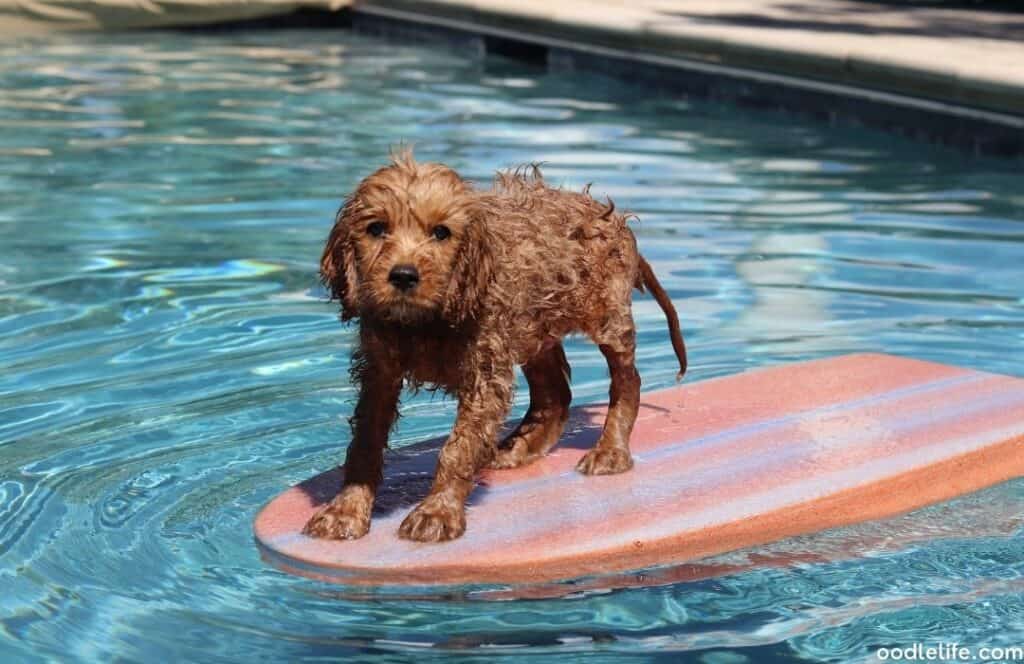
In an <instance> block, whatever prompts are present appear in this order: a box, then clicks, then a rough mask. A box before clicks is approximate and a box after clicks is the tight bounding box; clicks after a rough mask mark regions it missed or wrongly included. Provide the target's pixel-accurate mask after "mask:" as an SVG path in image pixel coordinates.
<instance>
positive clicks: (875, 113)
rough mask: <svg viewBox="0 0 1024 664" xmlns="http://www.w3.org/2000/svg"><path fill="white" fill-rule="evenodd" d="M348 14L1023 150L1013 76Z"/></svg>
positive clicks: (543, 19)
mask: <svg viewBox="0 0 1024 664" xmlns="http://www.w3.org/2000/svg"><path fill="white" fill-rule="evenodd" d="M347 11H348V12H349V13H350V16H351V24H352V27H353V29H355V30H356V31H357V32H363V33H369V34H374V35H377V36H381V37H384V38H391V39H399V40H403V41H409V40H412V41H432V42H436V41H442V42H447V44H448V45H449V46H452V47H455V48H458V49H463V50H464V49H470V50H473V51H475V52H478V53H481V54H484V53H498V54H501V55H506V56H512V57H520V58H524V59H527V60H531V61H534V62H536V63H538V64H542V65H544V66H546V67H547V68H549V69H552V70H556V71H563V72H565V71H569V72H572V71H597V72H602V73H605V74H610V75H613V76H616V77H619V78H627V79H630V80H634V81H638V82H642V83H646V84H648V85H653V86H655V87H658V88H663V89H667V90H668V91H670V92H674V93H681V94H685V95H693V96H695V97H700V98H710V99H713V100H719V101H726V102H731V103H735V104H738V105H741V106H748V107H759V108H769V109H777V110H783V111H790V112H797V113H800V114H802V115H810V116H813V117H815V118H817V119H819V120H824V121H827V122H829V123H830V124H834V125H837V124H844V125H850V124H853V125H864V126H870V127H874V128H880V129H883V130H886V131H889V132H893V133H897V134H901V135H904V136H907V137H910V138H913V139H917V140H924V141H927V142H931V143H939V144H943V145H949V146H953V147H957V148H960V149H964V150H966V151H968V152H970V153H973V154H976V155H985V156H1001V157H1011V158H1022V157H1024V86H1016V85H1014V84H1013V82H1011V81H1006V82H999V81H989V80H982V79H977V78H969V77H963V76H954V77H949V76H942V75H940V74H941V72H940V71H939V68H935V69H933V70H930V71H928V70H924V69H921V68H914V67H906V66H901V65H899V64H898V63H892V64H889V65H886V66H863V67H856V68H851V67H849V66H848V62H847V61H846V60H844V59H841V58H840V59H838V60H837V59H836V58H835V57H833V56H832V55H830V54H826V53H818V52H814V51H812V50H801V51H794V50H779V49H774V48H768V47H766V46H764V45H762V44H756V43H751V42H746V43H744V42H741V41H733V42H728V43H727V42H723V41H720V40H714V39H703V38H701V37H700V36H696V37H694V36H693V35H672V34H665V35H662V36H661V38H659V39H656V40H653V41H651V40H650V36H651V33H650V32H649V31H644V30H641V29H638V28H637V27H636V26H629V25H617V24H616V23H615V22H614V20H613V19H614V16H604V17H602V16H601V12H600V11H598V12H595V13H594V15H589V16H586V17H569V18H565V17H564V15H562V18H559V15H557V14H556V13H555V12H554V11H552V12H551V13H545V12H542V11H538V10H537V6H536V5H530V4H527V5H525V9H524V10H519V9H517V8H516V6H513V5H511V4H508V3H506V2H501V1H499V2H488V1H477V2H472V1H471V0H449V1H444V0H424V1H416V2H413V1H410V0H362V1H359V2H355V3H353V4H352V5H351V6H350V7H349V8H348V10H347ZM574 18H575V19H579V20H573V19H574ZM876 64H877V63H876ZM638 65H639V66H638ZM755 65H756V66H755ZM908 82H912V83H913V85H910V84H909V83H908ZM898 88H910V89H911V91H912V92H913V94H907V93H904V92H900V91H898V90H897V89H898ZM974 89H985V90H987V91H988V92H989V93H990V94H989V95H988V96H986V97H984V98H983V99H980V101H984V102H987V104H988V107H985V106H984V105H978V104H965V103H962V101H961V99H962V98H963V97H964V96H965V95H966V94H967V92H966V91H970V90H974ZM971 94H973V92H972V93H971Z"/></svg>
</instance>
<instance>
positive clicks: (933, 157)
mask: <svg viewBox="0 0 1024 664" xmlns="http://www.w3.org/2000/svg"><path fill="white" fill-rule="evenodd" d="M0 83H2V88H3V94H2V95H0V201H2V205H0V246H2V247H3V251H2V253H0V363H2V366H3V368H4V370H3V372H2V373H0V588H2V589H3V592H2V593H0V655H2V659H3V661H5V662H6V661H22V660H24V661H33V660H35V659H37V658H39V659H50V660H53V661H239V660H247V659H253V660H260V661H263V660H271V659H273V660H275V661H291V660H296V659H300V658H313V657H322V658H327V657H333V658H337V657H346V658H349V657H351V658H353V659H356V658H358V657H360V656H366V657H371V656H374V655H381V654H385V655H392V656H394V657H395V658H396V659H397V658H400V657H401V656H402V655H403V654H405V655H409V654H411V655H412V656H413V657H415V658H416V659H417V660H421V659H422V660H428V659H433V658H439V657H442V656H444V655H445V654H452V653H458V654H460V655H462V656H463V658H464V661H492V660H493V659H494V658H495V657H497V656H499V655H501V654H502V653H506V652H507V653H520V654H522V653H524V652H525V653H529V654H530V655H532V656H533V657H535V658H544V657H551V658H555V657H557V658H559V659H562V660H572V661H583V660H584V659H585V660H586V661H587V662H594V661H598V662H599V661H604V660H607V661H621V660H622V658H624V657H626V656H628V655H635V656H636V657H637V658H638V659H642V660H644V661H649V660H650V659H652V658H657V657H663V658H664V659H665V661H681V658H684V657H691V658H692V659H693V661H701V662H707V663H712V662H766V661H784V660H785V661H794V660H799V661H848V660H851V659H867V660H868V661H870V658H871V656H872V653H873V651H874V649H875V648H877V647H880V646H891V645H899V644H910V643H913V642H914V641H933V640H935V638H936V635H941V639H942V640H944V641H949V642H953V641H957V642H960V643H970V644H974V645H982V644H989V645H1020V644H1021V643H1024V600H1022V599H1021V598H1022V597H1024V595H1022V572H1024V546H1022V544H1021V537H1020V532H1021V531H1020V528H1021V523H1022V520H1024V508H1021V505H1022V504H1024V502H1022V501H1024V484H1022V483H1021V482H1011V483H1009V484H1006V485H1003V486H999V487H995V488H993V489H991V490H989V491H986V492H982V493H980V494H977V495H974V496H968V497H966V498H964V499H961V500H959V501H954V502H952V503H948V504H946V505H941V506H934V507H933V508H929V509H928V510H924V511H922V512H920V513H918V514H915V515H912V516H909V517H901V518H900V519H894V520H891V521H889V522H886V523H884V524H866V525H863V526H858V527H856V528H847V529H840V530H837V531H832V532H829V533H822V534H818V535H813V536H808V537H804V538H797V539H795V540H790V541H787V542H783V543H778V544H774V545H768V546H765V547H761V548H759V549H758V550H756V551H750V552H739V553H735V554H730V555H728V556H721V557H719V558H718V559H716V560H715V561H713V563H714V564H715V565H719V566H721V568H720V569H721V570H722V571H723V574H722V575H719V576H715V577H713V578H703V579H701V578H694V577H692V576H691V578H688V577H687V576H686V574H685V570H668V571H657V570H656V571H652V572H650V575H651V576H650V578H651V579H653V580H654V581H655V582H657V583H658V584H659V585H658V586H656V587H653V588H626V589H621V590H616V591H611V592H609V591H606V590H603V589H602V588H601V587H600V584H599V583H596V584H595V583H584V582H581V583H580V584H579V585H578V586H576V590H577V592H575V593H574V594H571V595H570V597H569V598H568V599H560V600H552V599H536V600H530V601H517V602H492V601H482V600H484V599H500V598H501V597H502V595H501V593H502V592H503V589H501V588H488V589H452V590H451V592H450V593H448V594H447V595H446V596H445V597H444V598H441V599H440V600H439V598H438V597H436V593H434V594H422V593H416V592H408V591H406V592H398V591H383V592H381V593H378V594H373V595H371V596H369V597H367V596H366V595H365V592H363V593H362V594H360V593H359V592H356V591H355V590H353V589H346V588H342V587H337V586H329V585H325V584H321V583H317V582H313V581H308V580H304V579H298V578H294V577H290V576H288V575H285V574H283V573H281V572H278V571H276V570H274V569H272V568H270V567H268V566H267V565H265V564H263V563H262V562H261V561H260V559H259V557H258V554H257V552H256V550H255V547H254V546H253V542H252V535H251V521H252V518H253V516H254V514H255V512H256V511H257V510H258V509H259V508H260V507H261V506H262V505H263V504H264V503H265V502H266V501H268V500H269V499H270V498H271V497H273V496H274V495H276V494H277V493H279V492H280V491H282V490H283V489H284V488H285V487H287V486H289V485H291V484H293V483H295V482H297V481H299V480H302V479H304V478H306V477H308V476H310V475H311V474H313V473H314V472H318V471H321V470H324V469H326V468H328V467H330V466H332V465H333V464H335V463H337V462H338V461H339V460H340V458H341V454H342V450H343V447H344V445H345V444H346V442H347V436H348V432H347V429H346V426H345V417H347V415H348V414H349V412H350V408H351V404H352V399H353V396H354V395H353V391H352V388H351V386H350V385H349V383H348V377H347V371H346V368H347V356H348V352H349V350H350V347H351V343H352V334H353V331H352V330H351V329H346V328H343V327H342V326H341V325H339V323H338V321H337V318H336V310H335V308H334V307H333V306H332V305H330V304H329V303H327V302H326V301H325V296H324V292H323V290H322V289H321V288H320V287H319V286H318V285H317V278H316V270H317V262H318V259H319V255H320V250H321V247H322V244H323V241H324V239H325V236H326V233H327V230H328V227H329V225H330V223H331V220H332V218H333V215H334V212H335V210H336V209H337V206H338V203H339V201H340V200H341V198H342V196H343V195H344V194H345V193H346V192H347V191H348V190H349V189H350V188H351V187H352V186H353V184H354V183H355V182H356V181H357V179H358V178H359V177H361V176H363V175H365V174H366V173H368V172H369V171H370V170H372V169H373V168H375V167H376V166H378V165H379V164H380V163H381V162H382V160H383V158H384V156H385V154H386V153H387V150H388V147H389V146H390V145H391V144H393V143H395V142H397V141H398V140H400V139H402V140H406V141H408V142H412V143H415V144H416V149H417V153H418V155H419V156H420V157H421V158H423V159H440V160H444V161H446V162H447V163H449V164H451V165H452V166H454V167H455V168H457V169H459V170H461V171H462V172H463V173H464V174H465V175H467V176H469V177H471V178H473V179H476V180H480V181H486V180H487V179H489V177H490V175H491V173H492V172H493V170H494V169H496V168H500V167H505V166H509V165H514V164H517V163H521V162H528V161H541V162H544V163H545V173H546V175H547V177H548V179H549V180H550V181H551V182H553V183H556V184H564V185H565V186H569V187H573V188H579V187H582V186H584V185H585V184H587V183H588V182H593V183H594V188H593V192H594V193H595V194H596V195H598V196H605V195H607V196H611V197H612V198H614V199H615V201H616V203H617V205H618V206H619V207H620V208H625V209H629V210H631V211H633V212H635V213H636V214H637V215H638V216H639V219H640V221H639V222H638V223H637V224H636V225H635V229H636V232H637V235H638V238H639V243H640V246H641V250H642V251H643V252H644V254H645V255H646V256H647V257H648V259H649V260H650V261H651V263H652V264H653V266H654V268H655V270H656V271H657V272H658V274H659V275H660V278H661V280H662V283H663V284H664V285H665V287H666V288H667V290H668V291H669V292H670V294H671V295H672V297H673V298H674V300H675V302H676V305H677V307H678V308H679V311H680V314H681V318H682V321H683V327H684V331H685V332H686V336H687V341H688V344H689V347H690V350H691V360H692V375H691V376H690V377H689V378H688V379H689V380H698V379H703V378H708V377H712V376H718V375H724V374H730V373H735V372H737V371H741V370H743V369H746V368H749V367H754V366H761V365H766V364H774V363H779V362H787V361H794V360H801V359H807V358H813V357H822V356H828V355H833V354H837V353H843V352H851V351H884V352H891V353H897V354H906V355H913V356H917V357H921V358H925V359H932V360H939V361H943V362H948V363H953V364H960V365H964V366H969V367H973V368H978V369H983V370H988V371H995V372H1002V373H1007V374H1013V375H1018V376H1021V375H1024V354H1022V353H1021V343H1022V340H1024V267H1022V266H1024V198H1021V196H1020V182H1021V178H1020V169H1019V165H1017V164H1012V163H1002V162H994V161H976V160H972V159H970V158H968V157H966V156H964V155H962V154H959V153H954V152H945V151H939V150H932V149H930V148H926V147H922V146H920V145H915V144H910V143H905V142H902V141H900V140H898V139H895V138H893V137H890V136H885V135H880V134H875V133H870V132H866V131H865V132H854V131H842V132H840V131H837V130H831V129H828V128H824V127H821V126H818V125H807V124H804V123H802V122H800V121H797V120H794V119H793V118H790V117H785V116H772V115H746V114H743V113H741V112H739V111H737V110H736V109H733V108H729V107H722V106H714V105H707V104H701V103H697V102H681V101H679V100H673V99H666V98H660V99H659V98H656V97H652V96H650V94H649V93H647V92H646V91H645V90H643V89H639V88H631V87H629V86H628V85H624V84H618V83H614V82H611V81H609V80H606V79H603V78H600V77H588V76H583V75H571V76H570V75H547V74H545V73H544V72H543V71H541V70H537V69H533V68H530V67H528V66H524V65H519V64H515V63H511V62H508V61H503V60H487V61H485V62H481V61H474V60H470V59H465V58H462V57H459V56H455V55H451V54H448V53H445V52H444V51H442V50H437V49H432V50H426V49H421V48H415V47H408V46H403V45H396V44H393V43H383V42H377V41H372V40H369V39H364V38H358V37H354V36H352V35H350V34H347V33H345V32H276V33H249V34H221V35H213V36H210V35H178V34H169V33H160V32H148V33H145V34H137V35H120V36H110V37H93V36H78V37H61V38H53V39H52V40H44V41H31V42H30V41H26V42H24V43H23V44H18V45H13V44H6V45H0ZM635 313H636V317H637V319H638V323H639V328H640V349H639V364H640V370H641V373H642V375H643V379H644V387H645V389H654V388H658V387H665V386H668V385H671V384H672V382H673V376H674V371H675V369H674V360H673V356H672V350H671V347H670V345H669V343H668V336H667V332H666V328H665V324H664V319H663V317H662V315H661V312H660V311H659V309H658V307H657V305H656V304H654V302H653V301H652V300H650V299H649V298H647V297H638V299H637V301H636V304H635ZM567 352H568V355H569V359H570V362H571V363H572V365H573V378H574V384H573V391H574V395H575V399H576V402H577V403H587V402H594V401H599V400H601V399H603V398H604V396H605V393H606V390H607V382H606V371H605V368H604V363H603V360H602V358H601V356H600V353H599V352H598V351H597V350H596V349H595V348H594V347H593V346H591V345H589V344H587V343H585V342H583V341H581V340H573V341H571V342H570V343H569V344H568V345H567ZM525 399H526V395H525V393H524V392H523V391H520V393H519V394H518V396H517V406H516V411H517V412H522V410H523V408H524V406H525ZM404 413H405V417H404V418H403V419H402V422H401V425H400V427H399V429H398V431H397V433H396V435H395V438H394V440H393V445H394V446H396V447H397V446H402V445H405V444H408V443H410V442H412V441H416V440H419V439H422V438H424V437H427V436H433V435H438V434H442V433H444V432H445V431H446V430H447V428H448V427H449V425H450V422H451V419H452V416H453V413H454V405H453V404H452V403H451V402H450V401H448V400H445V399H442V398H440V397H434V398H433V399H432V398H431V396H430V395H429V394H422V395H418V396H416V397H414V398H409V399H408V400H407V402H406V404H405V410H404ZM766 560H771V561H775V562H773V563H772V564H765V563H764V561H766ZM758 561H761V562H758ZM569 590H570V591H571V590H572V588H569ZM447 592H448V591H446V593H447Z"/></svg>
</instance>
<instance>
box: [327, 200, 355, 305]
mask: <svg viewBox="0 0 1024 664" xmlns="http://www.w3.org/2000/svg"><path fill="white" fill-rule="evenodd" d="M355 207H356V199H355V197H354V196H353V197H352V198H349V199H348V200H347V201H345V204H344V205H343V206H342V207H341V209H340V210H338V215H337V216H336V217H335V219H334V227H333V228H332V229H331V234H330V235H328V236H327V244H326V245H325V246H324V253H323V255H322V256H321V257H320V281H322V282H323V284H324V286H326V287H327V290H328V291H329V292H330V294H331V299H332V300H338V301H339V302H341V320H343V321H344V320H349V319H351V318H355V317H356V316H358V315H359V307H358V294H359V291H358V290H357V289H358V287H359V276H358V274H357V273H356V264H355V258H356V255H355V246H354V245H355V241H354V238H353V237H352V216H353V212H355Z"/></svg>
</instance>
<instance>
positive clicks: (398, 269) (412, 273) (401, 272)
mask: <svg viewBox="0 0 1024 664" xmlns="http://www.w3.org/2000/svg"><path fill="white" fill-rule="evenodd" d="M419 280H420V273H419V271H417V270H416V267H415V266H413V265H396V266H394V267H393V268H391V272H389V273H388V281H390V282H391V285H392V286H394V287H395V288H397V289H398V290H400V291H407V290H411V289H412V288H413V287H414V286H415V285H416V284H417V283H419Z"/></svg>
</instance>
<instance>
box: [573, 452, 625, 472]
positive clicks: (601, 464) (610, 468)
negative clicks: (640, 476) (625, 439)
mask: <svg viewBox="0 0 1024 664" xmlns="http://www.w3.org/2000/svg"><path fill="white" fill-rule="evenodd" d="M632 467H633V457H631V456H630V455H629V450H628V449H623V448H621V447H607V448H606V447H601V446H600V445H598V446H597V447H595V448H594V449H592V450H590V451H589V452H587V453H586V454H584V455H583V458H582V459H580V461H579V463H577V464H576V470H578V471H580V472H581V473H583V474H584V475H615V474H616V473H624V472H626V471H627V470H629V469H630V468H632Z"/></svg>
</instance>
